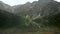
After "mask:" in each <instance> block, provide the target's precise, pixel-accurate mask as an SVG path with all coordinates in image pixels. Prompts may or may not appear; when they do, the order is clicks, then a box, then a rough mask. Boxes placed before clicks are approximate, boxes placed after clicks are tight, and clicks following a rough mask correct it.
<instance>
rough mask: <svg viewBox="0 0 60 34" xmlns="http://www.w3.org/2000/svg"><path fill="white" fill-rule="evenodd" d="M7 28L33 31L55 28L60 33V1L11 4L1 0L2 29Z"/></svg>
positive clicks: (0, 26) (40, 0) (48, 0)
mask: <svg viewBox="0 0 60 34" xmlns="http://www.w3.org/2000/svg"><path fill="white" fill-rule="evenodd" d="M7 29H17V30H18V29H19V30H22V31H24V30H26V31H32V32H33V31H39V30H41V29H42V30H43V31H45V30H49V31H50V30H51V29H54V30H59V31H58V33H59V34H60V2H57V1H54V0H38V1H34V2H32V3H30V2H27V3H26V4H22V5H16V6H9V5H7V4H5V3H3V2H2V1H0V30H3V31H5V30H7ZM54 32H56V31H54ZM2 33H3V32H2Z"/></svg>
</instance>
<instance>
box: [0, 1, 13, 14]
mask: <svg viewBox="0 0 60 34" xmlns="http://www.w3.org/2000/svg"><path fill="white" fill-rule="evenodd" d="M0 9H1V10H6V11H8V12H11V13H13V12H14V9H13V8H12V7H11V6H9V5H7V4H5V3H3V2H2V1H0Z"/></svg>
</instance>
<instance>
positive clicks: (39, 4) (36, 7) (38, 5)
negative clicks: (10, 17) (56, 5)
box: [14, 0, 54, 17]
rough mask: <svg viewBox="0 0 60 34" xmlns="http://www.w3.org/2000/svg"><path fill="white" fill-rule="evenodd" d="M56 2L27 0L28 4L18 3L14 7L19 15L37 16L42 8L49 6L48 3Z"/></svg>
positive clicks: (50, 0)
mask: <svg viewBox="0 0 60 34" xmlns="http://www.w3.org/2000/svg"><path fill="white" fill-rule="evenodd" d="M50 2H54V1H53V0H39V1H34V2H32V3H30V2H27V3H26V4H23V5H17V6H15V7H16V8H14V10H15V14H17V15H22V16H26V15H29V16H31V17H32V16H33V15H34V16H37V15H39V14H41V12H42V9H43V8H44V7H45V6H47V4H48V3H50Z"/></svg>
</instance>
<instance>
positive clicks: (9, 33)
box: [0, 29, 60, 34]
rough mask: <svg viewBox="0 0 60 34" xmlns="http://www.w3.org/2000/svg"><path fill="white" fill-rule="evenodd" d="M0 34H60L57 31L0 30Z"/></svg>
mask: <svg viewBox="0 0 60 34" xmlns="http://www.w3.org/2000/svg"><path fill="white" fill-rule="evenodd" d="M0 34H60V30H59V29H37V30H33V29H32V30H31V29H24V30H21V29H6V30H0Z"/></svg>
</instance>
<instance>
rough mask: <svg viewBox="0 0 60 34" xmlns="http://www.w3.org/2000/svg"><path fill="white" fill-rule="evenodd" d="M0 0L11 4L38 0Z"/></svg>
mask: <svg viewBox="0 0 60 34" xmlns="http://www.w3.org/2000/svg"><path fill="white" fill-rule="evenodd" d="M0 1H3V2H4V3H6V4H9V5H11V6H13V5H18V4H25V3H26V2H33V1H38V0H0ZM57 1H60V0H57Z"/></svg>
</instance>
